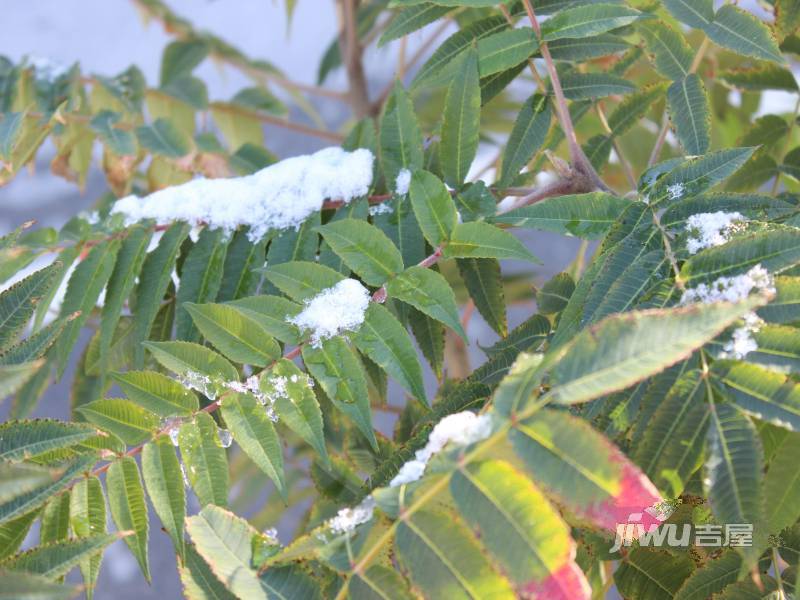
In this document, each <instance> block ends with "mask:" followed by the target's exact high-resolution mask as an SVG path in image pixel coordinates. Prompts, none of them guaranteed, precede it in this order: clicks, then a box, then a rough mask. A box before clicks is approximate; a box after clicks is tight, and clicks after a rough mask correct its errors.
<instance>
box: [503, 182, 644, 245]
mask: <svg viewBox="0 0 800 600" xmlns="http://www.w3.org/2000/svg"><path fill="white" fill-rule="evenodd" d="M629 205H630V200H626V199H625V198H620V197H619V196H613V195H611V194H606V193H604V192H591V193H589V194H578V195H574V196H573V195H569V196H557V197H554V198H547V199H545V200H542V201H541V202H537V203H536V204H531V205H529V206H523V207H521V208H517V209H515V210H512V211H510V212H507V213H505V214H502V215H498V216H496V217H492V218H490V219H489V222H491V223H497V224H501V225H512V226H514V227H527V228H530V229H541V230H544V231H553V232H555V233H560V234H562V235H574V236H576V237H580V238H584V239H597V238H600V237H602V236H603V235H605V234H606V232H607V231H608V230H609V229H610V228H611V226H612V225H613V224H614V223H616V222H617V219H618V217H619V215H620V213H622V211H623V210H624V209H625V208H626V207H627V206H629Z"/></svg>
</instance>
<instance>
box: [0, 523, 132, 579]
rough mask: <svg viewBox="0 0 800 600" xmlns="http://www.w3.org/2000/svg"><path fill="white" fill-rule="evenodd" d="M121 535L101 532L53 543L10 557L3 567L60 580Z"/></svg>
mask: <svg viewBox="0 0 800 600" xmlns="http://www.w3.org/2000/svg"><path fill="white" fill-rule="evenodd" d="M123 535H124V534H123ZM120 537H121V535H120V534H102V535H93V536H90V537H84V538H78V539H74V540H64V541H60V542H54V543H52V544H47V545H42V546H38V547H36V548H33V549H32V550H28V551H27V552H24V553H23V554H19V555H17V556H14V557H12V558H10V559H7V560H5V561H3V563H2V564H0V567H2V568H4V569H9V570H11V571H22V572H26V573H33V574H36V575H41V576H42V577H44V578H46V579H58V578H59V577H61V576H63V575H66V574H67V573H68V572H69V571H71V570H72V568H73V567H75V566H77V565H78V564H79V563H81V562H82V561H83V560H85V559H87V558H90V557H92V556H93V555H94V554H97V553H99V552H102V551H103V549H104V548H105V547H106V546H108V545H109V544H111V543H112V542H115V541H117V539H119V538H120Z"/></svg>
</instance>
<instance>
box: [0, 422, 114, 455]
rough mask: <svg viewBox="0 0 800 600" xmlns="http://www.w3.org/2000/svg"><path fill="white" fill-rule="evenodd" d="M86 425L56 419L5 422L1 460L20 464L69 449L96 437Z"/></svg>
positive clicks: (0, 440)
mask: <svg viewBox="0 0 800 600" xmlns="http://www.w3.org/2000/svg"><path fill="white" fill-rule="evenodd" d="M97 433H98V432H97V429H95V428H94V427H92V426H90V425H87V424H86V423H65V422H63V421H56V420H55V419H35V420H32V421H6V422H5V423H2V424H0V460H4V461H19V460H25V459H28V458H30V457H32V456H36V455H38V454H44V453H45V452H52V451H53V450H60V449H63V448H70V447H72V446H75V445H76V444H80V443H81V442H83V441H85V440H88V439H89V438H91V437H94V436H95V435H97Z"/></svg>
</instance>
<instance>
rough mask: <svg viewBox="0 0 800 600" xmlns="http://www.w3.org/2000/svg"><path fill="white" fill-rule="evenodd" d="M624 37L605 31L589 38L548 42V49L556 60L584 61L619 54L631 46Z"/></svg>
mask: <svg viewBox="0 0 800 600" xmlns="http://www.w3.org/2000/svg"><path fill="white" fill-rule="evenodd" d="M630 47H631V46H630V44H628V42H626V41H625V39H624V38H622V37H620V36H617V35H613V34H611V33H605V34H601V35H595V36H592V37H588V38H578V39H575V38H564V39H562V40H554V41H552V42H548V44H547V49H548V50H550V56H552V57H553V58H554V59H555V60H568V61H576V62H577V61H582V60H587V59H590V58H598V57H601V56H608V55H610V54H618V53H619V52H624V51H625V50H628V49H629V48H630Z"/></svg>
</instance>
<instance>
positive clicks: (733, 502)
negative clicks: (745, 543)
mask: <svg viewBox="0 0 800 600" xmlns="http://www.w3.org/2000/svg"><path fill="white" fill-rule="evenodd" d="M707 443H708V458H707V459H706V464H705V478H704V479H703V487H704V489H705V491H706V494H707V496H708V501H709V504H710V505H711V510H712V511H713V512H714V516H715V517H716V518H717V522H718V523H722V524H728V523H752V524H753V525H754V528H753V531H754V545H753V546H749V547H744V548H741V549H740V551H741V552H742V555H743V556H744V558H745V560H746V561H747V566H748V567H749V566H752V565H753V564H755V562H756V561H757V560H758V556H759V554H760V553H761V549H760V548H759V544H758V543H757V541H756V540H757V538H758V537H760V535H759V534H760V533H761V532H760V531H759V529H760V525H761V524H762V519H763V517H764V509H763V495H762V494H763V491H762V483H763V470H764V455H763V451H762V448H761V442H760V441H759V438H758V433H757V432H756V428H755V427H754V426H753V423H752V422H751V421H750V419H749V418H747V417H746V416H745V415H743V414H742V413H741V412H739V410H738V409H737V408H735V407H734V406H732V405H730V404H716V405H713V408H712V410H711V423H710V425H709V428H708V441H707Z"/></svg>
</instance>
